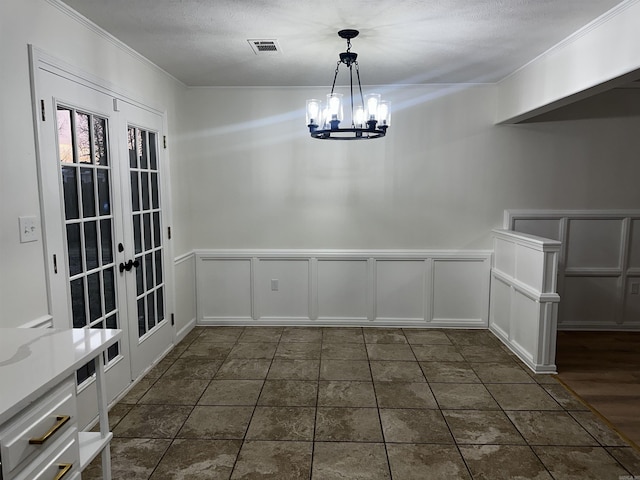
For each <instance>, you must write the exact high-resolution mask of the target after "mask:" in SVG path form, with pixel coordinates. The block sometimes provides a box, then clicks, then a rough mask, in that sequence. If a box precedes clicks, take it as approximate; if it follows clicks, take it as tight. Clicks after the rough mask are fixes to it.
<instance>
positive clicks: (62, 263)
mask: <svg viewBox="0 0 640 480" xmlns="http://www.w3.org/2000/svg"><path fill="white" fill-rule="evenodd" d="M35 93H36V99H37V101H36V102H35V103H36V105H37V104H39V105H38V106H39V107H40V108H41V112H37V114H38V115H37V117H38V141H39V173H40V186H41V197H42V207H43V216H44V218H43V220H44V222H43V223H44V230H43V232H44V239H45V254H46V256H47V265H48V269H47V270H48V280H49V292H50V299H49V300H50V302H49V303H50V309H51V314H52V316H53V324H54V327H58V328H69V327H74V328H121V329H123V331H124V335H123V340H122V341H121V342H119V343H118V344H117V345H114V346H113V347H112V348H111V349H109V351H108V352H107V353H106V358H105V361H106V366H107V374H106V379H107V390H108V397H109V400H112V399H114V398H115V397H116V396H117V395H118V394H119V393H120V392H122V391H123V390H124V389H125V388H126V387H127V386H128V385H129V384H130V383H131V381H132V380H133V379H135V378H137V377H138V376H139V375H140V373H142V372H143V371H144V370H145V369H146V368H148V367H149V366H150V365H151V364H152V363H153V361H154V360H155V359H157V358H158V357H159V356H160V355H161V354H162V353H163V352H164V351H165V350H166V349H167V348H168V347H169V346H170V344H171V343H172V341H173V337H174V332H173V327H172V326H171V324H170V321H169V320H168V317H169V316H168V315H167V313H166V312H167V310H168V308H170V305H168V303H169V302H168V301H167V298H168V297H169V296H168V295H167V292H168V288H167V280H166V279H167V272H166V265H167V262H166V259H165V253H166V248H165V235H164V232H165V231H166V229H165V228H164V225H163V222H164V217H163V213H164V212H163V201H162V200H163V198H162V191H163V188H162V186H163V168H162V151H161V149H160V148H159V143H158V142H159V139H160V138H162V130H163V125H162V117H161V116H160V115H159V114H157V113H155V112H152V111H149V110H145V109H144V108H141V107H139V106H134V105H132V104H130V103H127V102H124V101H121V100H114V98H113V97H112V96H110V95H108V94H107V93H105V92H102V91H98V90H97V89H95V88H91V87H90V86H88V85H84V84H83V83H82V82H78V81H75V80H73V79H70V78H64V77H63V76H60V75H59V74H58V72H51V71H48V69H47V68H38V69H37V82H36V89H35ZM92 374H93V365H92V364H88V365H86V366H85V367H83V368H81V369H80V370H79V371H78V372H77V377H78V383H79V385H80V391H81V392H82V391H83V389H86V388H92V387H91V382H90V381H87V380H90V379H91V376H92ZM90 395H91V393H87V395H86V396H87V397H90ZM83 396H84V395H82V394H80V395H79V404H80V420H81V421H82V411H83V410H85V408H83V405H82V404H83V401H82V397H83ZM91 409H92V406H91V405H86V411H87V413H86V419H87V420H88V419H90V418H91V417H92V415H91V412H90V411H91Z"/></svg>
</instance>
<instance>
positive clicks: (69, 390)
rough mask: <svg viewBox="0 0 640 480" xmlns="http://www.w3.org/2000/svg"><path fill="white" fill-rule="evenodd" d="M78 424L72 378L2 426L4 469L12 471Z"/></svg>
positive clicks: (1, 444)
mask: <svg viewBox="0 0 640 480" xmlns="http://www.w3.org/2000/svg"><path fill="white" fill-rule="evenodd" d="M67 417H69V418H68V419H67ZM75 426H76V390H75V383H74V382H73V379H72V378H70V379H69V380H68V381H66V382H64V383H62V384H61V385H60V386H58V387H56V388H54V389H52V390H50V391H49V392H48V393H46V394H44V395H43V396H42V397H40V398H39V399H38V400H37V401H36V402H34V403H33V404H32V405H31V406H29V407H27V408H25V409H24V410H23V411H22V412H21V413H20V414H18V415H17V416H16V417H15V418H14V419H13V420H11V421H10V422H9V423H8V424H5V426H3V428H2V429H1V430H0V453H1V455H2V468H3V470H4V472H5V473H6V472H10V471H12V470H13V469H14V468H16V467H17V466H18V465H19V464H20V463H21V462H23V461H25V460H26V459H28V458H33V457H35V456H36V455H39V454H40V453H42V452H44V451H45V450H46V449H47V448H48V447H49V446H50V445H51V444H52V443H54V442H55V441H56V440H57V439H59V438H61V437H62V436H63V435H64V434H65V432H68V431H69V430H70V429H74V430H75Z"/></svg>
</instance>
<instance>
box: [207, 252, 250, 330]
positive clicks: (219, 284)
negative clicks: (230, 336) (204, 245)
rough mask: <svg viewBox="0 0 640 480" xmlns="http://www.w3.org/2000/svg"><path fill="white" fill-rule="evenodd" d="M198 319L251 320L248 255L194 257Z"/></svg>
mask: <svg viewBox="0 0 640 480" xmlns="http://www.w3.org/2000/svg"><path fill="white" fill-rule="evenodd" d="M196 261H197V263H196V286H197V288H196V291H197V298H198V320H199V321H209V320H212V321H215V320H252V318H253V317H252V313H253V292H252V288H251V278H252V268H251V259H250V258H235V259H231V258H229V259H227V258H206V257H205V258H203V257H201V256H196Z"/></svg>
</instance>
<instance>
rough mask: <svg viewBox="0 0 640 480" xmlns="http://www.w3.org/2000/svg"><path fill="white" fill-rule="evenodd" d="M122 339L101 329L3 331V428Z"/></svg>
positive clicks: (0, 392)
mask: <svg viewBox="0 0 640 480" xmlns="http://www.w3.org/2000/svg"><path fill="white" fill-rule="evenodd" d="M121 336H122V331H121V330H105V329H99V328H93V329H79V328H77V329H76V328H74V329H64V330H60V329H53V328H0V424H2V423H4V422H5V421H7V420H9V419H10V418H11V417H12V416H13V415H15V414H16V413H18V412H19V411H20V410H22V409H23V408H24V407H26V406H27V405H29V404H30V403H32V402H34V401H35V400H37V399H38V397H39V396H41V395H42V394H43V393H45V392H46V391H47V390H49V389H50V388H52V387H54V386H55V385H57V384H58V383H60V382H61V381H62V380H64V379H65V378H67V377H69V376H70V375H72V374H73V373H74V372H75V371H76V370H77V369H78V368H79V367H81V366H82V365H84V364H85V363H87V362H88V361H89V360H91V359H92V358H95V357H96V356H97V355H98V354H99V352H102V351H104V350H105V349H107V348H108V347H109V346H111V345H113V344H114V343H116V342H117V341H118V340H119V339H120V337H121Z"/></svg>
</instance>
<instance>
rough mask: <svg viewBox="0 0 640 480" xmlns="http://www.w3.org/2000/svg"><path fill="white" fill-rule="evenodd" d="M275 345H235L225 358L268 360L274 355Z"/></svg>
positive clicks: (256, 343)
mask: <svg viewBox="0 0 640 480" xmlns="http://www.w3.org/2000/svg"><path fill="white" fill-rule="evenodd" d="M277 346H278V344H277V343H259V342H249V343H236V344H235V345H234V347H233V348H232V349H231V351H230V352H229V356H228V357H227V358H268V359H272V358H273V356H274V355H275V353H276V347H277Z"/></svg>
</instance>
